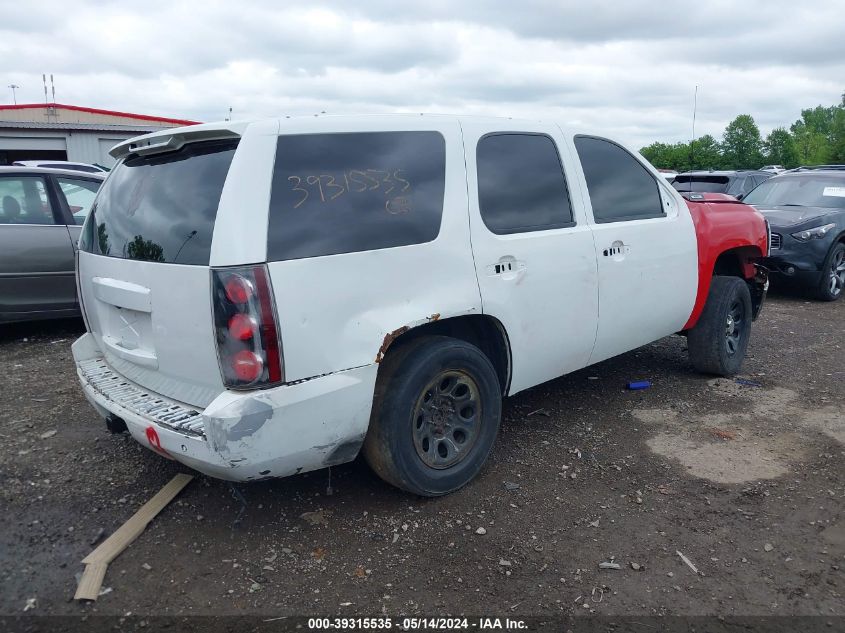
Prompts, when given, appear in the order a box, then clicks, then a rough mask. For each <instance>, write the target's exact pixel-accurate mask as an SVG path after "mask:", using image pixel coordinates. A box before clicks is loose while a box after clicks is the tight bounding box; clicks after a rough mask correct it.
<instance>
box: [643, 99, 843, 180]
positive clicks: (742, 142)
mask: <svg viewBox="0 0 845 633" xmlns="http://www.w3.org/2000/svg"><path fill="white" fill-rule="evenodd" d="M640 153H641V154H642V155H643V156H645V157H646V159H648V160H649V162H651V164H652V165H654V166H655V167H658V168H660V169H676V170H678V171H689V170H690V169H759V168H760V167H762V166H763V165H767V164H768V165H783V166H784V167H786V168H787V169H789V168H791V167H798V166H799V165H827V164H845V93H843V94H842V102H841V103H839V104H837V105H833V106H828V107H825V106H821V105H818V106H816V107H815V108H808V109H806V110H802V111H801V118H800V119H798V120H797V121H795V123H793V124H792V125H790V126H789V129H788V130H787V129H786V128H785V127H777V128H775V129H774V130H772V131H771V132H770V133H769V135H768V136H766V138H763V137H762V136H761V134H760V128H758V127H757V124H756V123H755V122H754V117H752V116H751V115H750V114H740V115H739V116H738V117H736V118H735V119H734V120H733V121H731V122H730V123H728V126H727V127H726V128H725V132H724V134H723V135H722V140H721V142H720V141H717V140H716V139H715V138H713V137H712V136H711V135H709V134H705V135H704V136H701V137H699V138H697V139H695V140H693V141H691V142H689V143H672V144H669V143H659V142H656V143H652V144H651V145H647V146H646V147H643V148H642V149H641V150H640Z"/></svg>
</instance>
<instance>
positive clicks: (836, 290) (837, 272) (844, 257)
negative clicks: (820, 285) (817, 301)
mask: <svg viewBox="0 0 845 633" xmlns="http://www.w3.org/2000/svg"><path fill="white" fill-rule="evenodd" d="M828 282H829V284H830V286H829V290H830V295H831V296H832V297H838V296H839V295H840V294H841V293H842V288H843V287H845V250H842V249H839V250H837V251H836V252H835V253H834V254H833V261H832V262H831V263H830V278H829V279H828Z"/></svg>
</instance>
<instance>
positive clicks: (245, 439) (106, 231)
mask: <svg viewBox="0 0 845 633" xmlns="http://www.w3.org/2000/svg"><path fill="white" fill-rule="evenodd" d="M113 155H114V156H115V157H116V158H118V159H119V163H118V165H117V166H116V167H115V168H114V170H113V171H112V172H111V174H110V175H109V177H108V179H107V180H106V183H105V185H104V186H103V188H102V189H101V191H100V194H99V195H98V198H97V200H96V202H95V204H94V207H93V209H92V211H91V213H90V215H89V216H88V221H87V223H86V225H85V226H84V228H83V234H82V238H81V240H80V254H79V260H78V283H79V291H80V299H81V304H82V307H83V311H84V315H85V318H86V325H87V328H88V333H87V334H85V335H84V336H82V337H81V338H80V339H79V340H78V341H76V343H75V344H74V346H73V354H74V358H75V361H76V363H77V370H78V374H79V377H80V380H81V381H82V385H83V387H84V390H85V394H86V396H87V397H88V399H89V400H90V401H91V403H92V404H93V405H94V407H95V408H96V409H97V410H98V412H99V413H100V414H101V415H102V416H103V417H104V418H106V419H107V421H108V424H109V426H110V428H112V429H113V430H122V429H123V428H128V430H129V431H130V432H131V434H132V435H133V436H134V437H135V438H136V439H137V440H138V441H139V442H142V443H143V444H145V445H147V446H148V447H150V448H151V449H153V450H155V451H156V452H158V453H160V454H161V455H165V456H168V457H171V458H173V459H176V460H179V461H180V462H183V463H185V464H187V465H188V466H190V467H192V468H195V469H197V470H199V471H202V472H204V473H207V474H209V475H212V476H215V477H220V478H223V479H229V480H239V481H244V480H257V479H262V478H267V477H283V476H287V475H291V474H294V473H300V472H303V471H309V470H313V469H318V468H322V467H325V466H330V465H333V464H340V463H343V462H347V461H350V460H352V459H354V458H355V456H356V455H357V454H358V453H359V451H360V450H361V449H362V448H363V452H364V454H365V456H366V458H367V460H368V462H369V463H370V464H371V465H372V467H373V468H374V469H375V470H376V471H377V472H378V473H379V475H381V476H382V477H383V478H384V479H386V480H387V481H389V482H391V483H393V484H395V485H396V486H399V487H401V488H403V489H405V490H409V491H412V492H415V493H418V494H422V495H439V494H445V493H447V492H450V491H452V490H455V489H457V488H459V487H460V486H462V485H464V484H465V483H467V482H468V481H469V480H470V479H471V478H472V477H473V476H475V475H476V474H477V473H478V471H479V470H480V469H481V467H482V464H483V463H484V461H485V459H486V458H487V456H488V454H489V453H490V450H491V447H492V445H493V442H494V439H495V437H496V433H497V430H498V426H499V419H500V414H501V398H502V396H503V395H510V394H514V393H516V392H519V391H522V390H524V389H527V388H529V387H532V386H534V385H537V384H539V383H542V382H544V381H547V380H550V379H552V378H555V377H558V376H561V375H563V374H566V373H568V372H572V371H574V370H577V369H579V368H582V367H585V366H587V365H589V364H592V363H596V362H599V361H601V360H604V359H607V358H610V357H612V356H615V355H617V354H620V353H623V352H626V351H628V350H631V349H634V348H636V347H638V346H640V345H643V344H646V343H649V342H651V341H654V340H656V339H659V338H661V337H664V336H666V335H669V334H672V333H674V332H678V331H681V330H685V329H689V328H691V327H692V326H693V325H695V320H696V318H697V317H698V314H701V309H703V302H702V303H701V306H698V305H697V294H699V293H700V292H701V287H702V285H701V284H699V251H698V242H697V238H696V230H695V227H694V224H693V219H692V218H691V214H690V210H689V209H688V207H687V205H686V203H685V201H684V200H683V199H682V198H681V196H680V195H679V194H678V193H677V192H676V191H675V190H674V189H673V188H672V187H671V186H669V185H668V184H667V183H666V182H665V179H664V178H662V177H661V176H660V174H659V173H658V172H656V171H655V170H654V169H653V168H652V167H651V166H650V165H648V163H647V162H645V161H644V160H643V159H642V158H641V157H640V156H639V155H637V154H635V153H633V152H630V151H628V150H626V149H624V148H623V147H622V146H621V145H619V144H617V143H614V142H612V141H609V140H606V139H603V138H600V137H595V136H580V135H579V136H574V135H572V134H568V133H566V132H565V131H563V130H562V129H561V128H560V127H558V126H557V125H556V124H554V123H543V122H536V121H515V120H511V119H477V118H460V117H441V116H405V115H395V116H374V117H311V118H303V119H287V118H285V119H281V120H270V121H259V122H254V123H232V122H224V123H220V124H206V125H197V126H192V127H186V128H179V129H169V130H164V131H161V132H156V133H154V134H150V135H146V136H143V137H139V138H136V139H132V140H129V141H126V142H124V143H122V144H120V145H118V146H116V147H115V148H114V150H113ZM750 213H754V212H753V211H750ZM760 223H761V224H760V226H762V220H760ZM762 239H763V240H765V234H764V235H763V238H762ZM734 281H736V282H737V283H738V284H739V285H738V286H736V288H739V289H738V290H734V286H733V285H730V284H728V286H730V289H731V292H736V293H739V294H738V295H737V296H738V297H739V299H737V301H738V302H739V303H738V304H737V305H739V307H740V308H745V307H746V306H748V309H747V311H746V312H745V313H742V314H740V313H737V314H740V316H739V317H737V315H736V314H735V315H734V316H733V317H732V316H731V315H730V314H728V315H727V319H728V323H729V324H730V319H731V318H734V319H735V320H736V323H735V331H736V334H735V335H734V334H731V335H732V336H734V338H733V339H732V340H733V345H734V352H735V353H736V355H737V356H736V358H734V359H733V360H734V361H737V362H741V357H742V356H743V355H744V353H745V345H747V333H748V328H749V327H750V320H751V309H750V304H749V303H748V301H749V300H748V298H747V293H748V291H747V289H745V290H743V289H744V287H745V286H744V284H743V283H742V281H741V280H737V279H734ZM703 288H704V294H705V295H706V294H707V288H708V285H707V284H704V285H703ZM743 292H744V293H745V294H743ZM708 305H709V304H708ZM714 309H715V308H714ZM719 309H720V310H721V308H719ZM694 310H697V313H694ZM711 311H712V310H711ZM704 313H705V314H707V310H704ZM743 314H744V316H743ZM717 316H718V318H719V319H722V320H721V321H719V322H718V323H717V325H716V326H715V329H713V327H714V326H713V323H712V322H711V321H712V319H711V321H708V324H707V326H708V327H709V328H711V330H713V331H714V332H716V333H715V334H713V336H715V337H716V339H717V343H718V345H722V341H723V339H725V336H726V335H725V320H724V318H725V315H724V314H722V312H719V313H718V315H717ZM702 318H704V317H702ZM740 318H744V319H745V321H743V322H742V324H741V325H740V321H739V319H740ZM708 319H710V317H708ZM711 330H707V332H710V331H711ZM733 331H734V330H732V332H733ZM740 334H741V335H742V336H744V338H743V339H741V338H740ZM702 336H703V337H704V338H703V339H702ZM708 337H710V334H707V333H705V334H703V335H701V336H699V338H700V339H702V340H704V341H705V343H708V344H709V341H710V338H708ZM728 338H730V337H728ZM690 347H691V349H692V348H693V346H692V345H691V346H690ZM711 347H712V346H711ZM722 347H724V346H722ZM701 348H702V346H701V345H699V346H698V347H697V348H696V349H701ZM714 349H715V348H714ZM719 349H721V352H719V351H718V350H716V351H715V352H714V351H712V350H709V348H708V351H705V352H702V354H710V358H711V359H712V358H716V359H717V361H718V359H719V358H722V357H725V358H727V356H725V354H729V353H732V352H730V349H728V348H724V349H722V348H721V347H720V348H719ZM725 349H728V351H727V352H726V351H725ZM719 353H721V354H722V357H720V356H718V354H719ZM713 354H716V356H713ZM703 366H704V367H712V366H713V365H712V362H711V365H706V364H705V365H703ZM720 367H721V365H720ZM733 367H734V368H735V367H738V365H736V364H734V365H733ZM734 370H735V369H734ZM717 371H718V369H717Z"/></svg>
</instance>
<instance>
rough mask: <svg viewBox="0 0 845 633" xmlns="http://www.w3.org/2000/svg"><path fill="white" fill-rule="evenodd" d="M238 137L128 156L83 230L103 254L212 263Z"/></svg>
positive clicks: (85, 245)
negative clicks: (214, 238) (216, 228)
mask: <svg viewBox="0 0 845 633" xmlns="http://www.w3.org/2000/svg"><path fill="white" fill-rule="evenodd" d="M236 147H237V141H207V142H202V143H189V144H187V145H185V146H183V147H182V148H181V149H179V150H178V151H175V152H167V153H163V154H154V155H152V156H130V157H129V158H127V159H126V160H124V161H123V162H122V163H120V164H119V165H118V166H117V167H115V168H114V170H112V173H111V174H110V175H109V177H108V179H107V180H106V182H105V183H104V184H103V186H102V188H101V189H100V193H99V195H98V196H97V199H96V200H95V201H94V206H93V207H92V208H91V212H90V213H89V214H88V220H87V221H86V223H85V228H84V229H83V231H82V237H81V239H80V248H82V249H83V250H85V251H88V252H90V253H96V254H98V255H108V256H110V257H119V258H123V259H139V260H144V261H151V262H164V263H169V264H194V265H200V266H208V262H209V257H210V253H211V236H212V234H213V232H214V222H215V220H216V218H217V207H218V205H219V204H220V194H221V193H222V191H223V183H224V182H225V181H226V175H227V174H228V173H229V167H230V165H231V164H232V158H233V157H234V155H235V148H236Z"/></svg>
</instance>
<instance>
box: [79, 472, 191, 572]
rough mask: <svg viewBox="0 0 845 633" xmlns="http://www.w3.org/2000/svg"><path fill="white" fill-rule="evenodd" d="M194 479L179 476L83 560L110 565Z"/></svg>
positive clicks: (182, 475)
mask: <svg viewBox="0 0 845 633" xmlns="http://www.w3.org/2000/svg"><path fill="white" fill-rule="evenodd" d="M192 479H193V477H192V476H191V475H185V474H182V473H180V474H178V475H176V476H175V477H174V478H173V479H171V480H170V481H169V482H167V484H166V485H165V486H164V488H162V489H161V490H159V491H158V492H157V493H156V494H155V496H153V498H152V499H150V500H149V501H147V502H146V503H145V504H144V505H142V506H141V507H140V508H139V509H138V511H137V512H136V513H135V514H133V515H132V516H131V517H130V518H129V520H128V521H127V522H126V523H124V524H123V525H121V526H120V527H119V528H117V530H115V531H114V534H112V535H111V536H110V537H108V538H107V539H106V540H105V541H103V542H102V543H100V545H99V547H97V549H95V550H94V551H93V552H91V553H90V554H88V556H86V557H85V558H83V559H82V562H83V563H85V564H88V563H106V564H108V563H110V562H112V561H113V560H114V559H115V558H116V557H117V555H118V554H120V553H121V552H122V551H123V550H124V549H126V547H127V546H128V545H129V544H130V543H131V542H132V541H134V540H135V539H136V538H138V536H139V535H140V534H141V532H143V531H144V528H146V527H147V524H148V523H149V522H150V521H152V520H153V519H154V518H155V515H157V514H158V513H159V512H161V511H162V510H163V509H164V507H165V506H166V505H167V504H168V503H170V502H171V501H172V500H173V498H174V497H175V496H176V495H178V494H179V493H180V492H181V490H182V488H184V487H185V486H187V485H188V482H190V481H191V480H192Z"/></svg>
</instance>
